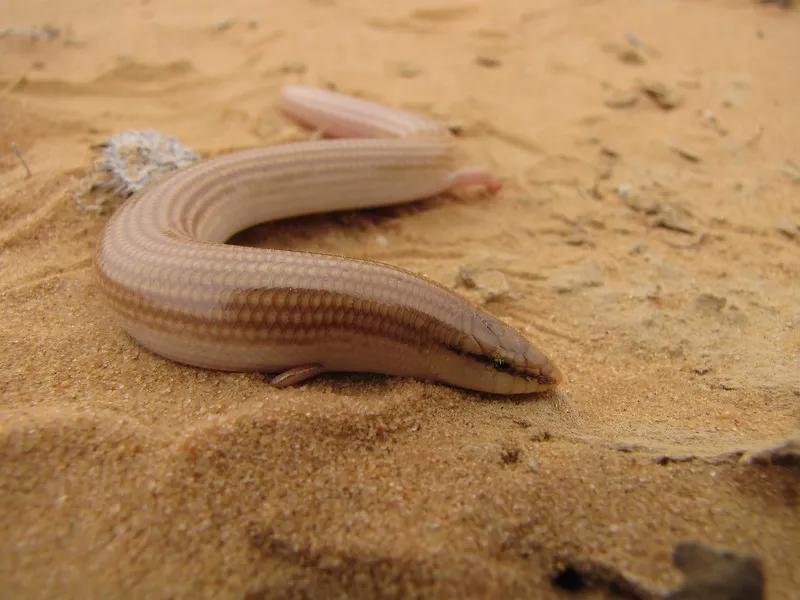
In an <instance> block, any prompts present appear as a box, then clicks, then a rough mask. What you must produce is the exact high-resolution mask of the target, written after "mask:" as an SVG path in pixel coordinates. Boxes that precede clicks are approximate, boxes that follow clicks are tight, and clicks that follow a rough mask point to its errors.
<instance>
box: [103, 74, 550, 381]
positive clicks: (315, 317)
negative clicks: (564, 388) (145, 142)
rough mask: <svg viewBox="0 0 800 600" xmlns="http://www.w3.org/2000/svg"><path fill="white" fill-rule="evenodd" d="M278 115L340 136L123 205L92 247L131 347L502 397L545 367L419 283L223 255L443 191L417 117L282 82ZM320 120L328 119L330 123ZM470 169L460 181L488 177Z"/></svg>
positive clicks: (441, 292)
mask: <svg viewBox="0 0 800 600" xmlns="http://www.w3.org/2000/svg"><path fill="white" fill-rule="evenodd" d="M283 106H284V109H285V110H286V111H287V112H288V113H290V114H292V115H294V116H295V118H297V119H299V120H301V121H303V122H304V123H308V124H314V125H317V126H318V127H323V128H325V129H326V130H327V131H329V132H332V133H336V134H340V135H345V134H346V135H370V136H377V135H378V134H380V133H381V132H383V133H384V134H385V138H386V139H357V140H323V141H317V142H305V143H297V144H290V145H282V146H274V147H268V148H263V149H258V150H250V151H245V152H239V153H233V154H229V155H225V156H221V157H219V158H215V159H212V160H208V161H204V162H201V163H199V164H196V165H193V166H191V167H189V168H186V169H184V170H181V171H179V172H177V173H175V174H173V175H171V176H169V177H167V178H166V179H164V180H163V181H161V182H158V183H157V184H155V185H154V186H151V187H150V188H148V189H146V190H145V191H143V192H141V193H139V194H138V195H136V196H134V197H133V198H131V199H130V200H129V201H127V202H126V203H125V204H124V205H123V206H122V207H121V208H120V209H119V210H118V211H117V213H116V214H115V215H114V216H113V217H112V218H111V219H110V220H109V223H108V224H107V226H106V228H105V231H104V233H103V235H102V238H101V240H100V243H99V245H98V249H97V254H96V262H95V264H96V273H97V281H98V285H99V287H100V289H101V291H102V292H103V294H104V296H105V297H106V299H107V300H108V303H109V305H110V306H111V308H112V309H113V310H114V312H115V313H116V314H117V317H118V319H119V321H120V323H121V325H122V326H123V328H124V329H125V330H126V331H127V332H128V333H129V334H130V335H131V336H132V337H133V338H134V339H136V340H137V341H138V342H139V343H140V344H142V345H143V346H145V347H146V348H148V349H150V350H151V351H153V352H156V353H157V354H160V355H162V356H164V357H167V358H170V359H172V360H176V361H179V362H183V363H186V364H190V365H195V366H200V367H207V368H215V369H224V370H235V371H244V370H250V371H252V370H255V371H264V372H270V373H287V372H293V371H294V370H296V369H297V368H298V367H308V366H311V367H313V368H310V369H305V370H303V371H302V373H304V374H305V373H307V375H303V376H291V377H288V378H286V379H287V380H288V381H291V382H296V381H299V380H302V379H303V378H304V377H306V376H310V375H313V374H317V373H320V372H325V371H365V372H378V373H388V374H396V375H404V376H412V377H418V378H422V379H428V380H436V381H441V382H443V383H447V384H450V385H454V386H458V387H464V388H468V389H475V390H479V391H485V392H492V393H499V394H515V393H528V392H532V391H540V390H543V389H548V388H549V387H552V386H553V385H556V384H557V383H558V382H559V381H560V378H561V375H560V373H559V372H558V369H557V368H556V367H555V366H554V365H553V364H552V363H551V362H550V361H549V360H548V359H547V357H546V356H544V355H543V354H542V353H541V352H540V351H538V350H537V349H536V348H535V347H534V346H532V345H531V344H530V343H528V342H527V341H526V340H525V339H524V338H523V337H522V336H521V335H520V334H519V333H517V332H516V331H514V330H513V329H511V328H510V327H509V326H508V325H506V324H504V323H503V322H501V321H499V320H498V319H496V318H494V317H493V316H491V315H490V314H489V313H487V312H486V311H484V310H482V309H480V308H477V307H474V306H471V305H470V304H468V303H466V302H465V301H464V300H463V299H461V298H460V297H459V296H458V295H457V294H455V293H454V292H452V291H451V290H448V289H447V288H445V287H443V286H440V285H438V284H436V283H434V282H431V281H429V280H427V279H424V278H422V277H419V276H417V275H414V274H412V273H409V272H407V271H404V270H402V269H398V268H395V267H392V266H389V265H385V264H382V263H376V262H371V261H364V260H355V259H349V258H343V257H334V256H327V255H322V254H313V253H303V252H286V251H280V250H270V249H256V248H245V247H239V246H230V245H225V244H224V242H225V241H226V240H227V239H229V238H230V237H231V236H232V235H233V234H235V233H236V232H238V231H241V230H242V229H245V228H247V227H250V226H252V225H255V224H257V223H262V222H265V221H270V220H274V219H280V218H286V217H290V216H297V215H303V214H309V213H317V212H327V211H334V210H344V209H358V208H365V207H370V206H380V205H387V204H394V203H400V202H408V201H410V200H414V199H418V198H422V197H425V196H430V195H434V194H437V193H440V192H442V191H444V190H446V189H448V188H449V187H451V186H452V185H454V181H455V182H457V181H458V177H459V175H458V171H455V170H454V165H453V149H452V146H451V140H450V138H449V136H447V135H446V134H445V133H443V132H441V131H439V130H438V128H437V127H436V125H435V124H434V123H432V122H430V121H427V120H425V119H424V118H422V117H420V116H417V115H411V114H410V113H405V112H403V111H396V110H393V109H389V108H385V107H380V106H379V105H374V104H371V103H368V102H365V101H361V100H354V99H351V98H348V97H346V96H341V95H339V94H333V93H332V92H325V91H322V90H316V89H314V88H306V87H303V86H287V88H285V90H284V95H283ZM331 123H333V125H331ZM481 173H482V171H480V170H475V169H470V170H469V172H468V174H467V175H465V176H464V177H463V179H464V181H468V182H469V183H474V182H476V181H478V182H480V181H485V182H486V183H487V185H489V184H490V183H491V180H490V179H488V176H485V175H482V174H481Z"/></svg>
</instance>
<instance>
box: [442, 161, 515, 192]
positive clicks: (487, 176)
mask: <svg viewBox="0 0 800 600" xmlns="http://www.w3.org/2000/svg"><path fill="white" fill-rule="evenodd" d="M466 185H482V186H485V187H486V190H487V191H489V192H491V193H495V192H497V191H499V190H500V188H501V187H503V180H502V179H500V178H499V177H495V176H494V175H492V174H491V173H490V172H489V170H488V169H487V168H486V167H484V166H483V165H476V166H474V167H464V168H461V169H458V170H457V171H453V172H452V173H450V187H451V188H459V187H464V186H466Z"/></svg>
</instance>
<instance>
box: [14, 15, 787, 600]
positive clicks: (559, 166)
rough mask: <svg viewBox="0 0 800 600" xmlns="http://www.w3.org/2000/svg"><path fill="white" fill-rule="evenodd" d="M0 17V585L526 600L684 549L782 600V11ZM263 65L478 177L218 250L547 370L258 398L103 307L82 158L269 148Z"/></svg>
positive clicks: (252, 382) (26, 591)
mask: <svg viewBox="0 0 800 600" xmlns="http://www.w3.org/2000/svg"><path fill="white" fill-rule="evenodd" d="M0 19H1V21H0V31H1V33H0V148H2V150H0V311H2V323H3V327H2V331H0V394H1V398H0V453H1V454H0V490H1V493H0V540H2V541H1V542H0V596H2V597H15V598H22V597H80V598H88V597H104V598H110V597H118V596H119V597H123V596H127V597H152V598H188V597H192V598H199V597H213V598H245V597H247V598H277V597H342V596H350V597H408V596H419V595H421V596H425V597H447V596H450V597H454V596H462V597H496V598H511V597H518V598H556V597H562V595H563V594H564V593H565V592H564V591H562V590H561V589H560V588H559V587H558V586H556V585H553V583H552V580H553V578H554V577H555V576H556V575H558V574H559V573H561V575H562V577H561V578H560V579H558V581H559V582H561V585H566V586H570V585H572V586H574V587H581V586H583V587H584V588H588V590H587V594H588V595H586V596H585V597H592V598H604V597H607V596H609V594H611V589H612V588H613V587H615V586H616V587H626V586H628V587H629V592H630V593H631V594H632V595H633V596H634V597H657V596H658V590H664V589H670V588H673V587H674V586H676V585H678V584H679V582H680V581H681V576H680V573H679V572H678V571H677V570H676V569H675V568H674V567H673V566H672V564H671V552H672V548H673V545H674V544H675V543H676V542H678V541H680V540H685V539H693V540H700V541H703V542H708V543H712V544H715V545H720V546H725V547H728V548H731V549H733V550H735V551H737V552H740V553H745V554H751V555H755V556H757V557H759V558H760V559H761V560H762V561H763V568H764V572H765V575H766V579H767V590H768V597H770V598H800V595H798V592H797V590H800V571H798V568H797V557H798V556H800V510H798V506H799V505H800V477H798V475H799V474H800V472H798V459H797V454H796V450H795V453H794V454H792V452H791V451H786V452H783V453H780V452H771V453H770V452H769V448H774V447H777V446H779V445H780V444H782V443H783V442H785V441H786V440H791V439H792V438H794V437H796V436H797V435H798V432H800V365H799V364H798V357H800V301H798V298H800V283H798V282H800V167H799V166H798V165H800V141H798V139H799V138H798V132H800V111H798V110H797V107H798V106H800V68H798V60H799V59H800V35H798V32H800V13H798V11H797V10H796V9H792V8H789V9H784V8H781V7H780V6H777V5H775V4H759V3H756V2H751V1H749V0H709V1H706V2H691V1H688V0H686V1H676V0H664V1H658V2H655V1H648V2H642V1H641V0H602V1H601V0H595V1H589V0H568V1H563V2H562V1H556V0H550V1H548V0H524V1H523V0H508V1H505V2H492V1H490V0H477V1H475V2H457V1H455V0H448V1H445V2H442V3H437V4H429V3H425V2H423V1H421V0H417V1H416V2H412V1H406V0H396V1H395V2H392V3H389V2H373V1H370V0H328V1H324V0H316V1H300V0H297V1H295V2H258V1H256V0H229V1H227V2H217V1H211V0H192V1H188V0H174V1H169V2H168V1H166V0H150V1H146V0H145V1H141V2H130V1H128V0H109V1H107V2H93V1H90V0H37V1H27V0H16V1H13V0H12V1H6V2H4V6H3V9H2V11H0ZM289 81H302V82H306V83H313V84H323V85H325V84H335V85H336V86H337V88H338V89H340V90H343V91H345V92H348V93H354V94H358V95H362V96H365V97H368V98H371V99H374V100H377V101H382V102H386V103H390V104H393V105H397V106H401V107H406V108H409V109H413V110H418V111H421V112H424V113H425V114H428V115H431V116H433V117H434V118H436V119H439V120H441V121H442V122H444V123H448V124H451V125H458V126H459V127H460V128H461V130H462V136H461V137H462V140H461V148H462V151H463V155H464V159H465V162H472V163H475V162H485V163H487V164H489V165H491V167H492V168H493V169H494V171H495V172H496V173H497V174H498V175H501V176H503V177H504V178H506V180H507V184H506V186H505V188H504V189H503V190H502V192H501V193H500V194H498V195H497V196H495V197H488V196H486V195H482V194H479V193H470V194H460V195H458V196H447V197H442V198H436V199H430V200H425V201H422V202H419V203H417V204H415V205H413V206H407V207H399V208H393V209H383V210H376V211H369V212H366V213H363V214H355V215H354V214H348V215H336V216H331V215H327V216H320V217H313V218H304V219H298V220H295V221H292V222H289V223H279V224H271V225H268V226H263V227H259V228H256V229H255V230H253V231H251V232H248V233H247V234H246V235H245V236H244V238H243V240H244V241H245V242H246V243H249V244H253V245H263V246H277V247H282V248H295V249H314V250H317V251H323V252H330V253H337V254H346V255H351V256H358V257H369V258H373V259H376V260H381V261H385V262H391V263H394V264H397V265H400V266H403V267H405V268H408V269H411V270H414V271H417V272H421V273H425V274H427V275H428V276H429V277H431V278H433V279H436V280H438V281H440V282H442V283H444V284H446V285H450V286H454V287H455V286H458V287H457V289H459V290H460V291H461V292H462V293H463V294H464V295H465V296H467V297H469V298H470V299H472V300H474V301H476V302H484V303H486V306H487V308H489V310H491V311H492V312H493V313H495V314H497V315H499V316H501V317H502V318H504V319H506V320H507V321H509V322H510V323H512V324H514V325H515V326H518V327H520V328H522V329H523V330H525V331H527V332H528V333H529V334H530V335H531V337H532V338H534V339H535V340H537V342H538V343H539V344H540V345H541V346H542V347H543V348H544V349H545V350H546V351H547V352H548V353H549V354H550V355H551V356H553V357H554V358H555V359H556V360H557V362H558V364H559V365H560V366H561V368H562V369H563V371H564V372H565V374H566V381H565V383H564V384H563V386H562V387H560V388H559V389H558V390H557V391H555V392H552V393H547V394H544V395H540V396H534V397H530V398H527V399H524V400H509V399H497V398H489V397H483V396H481V395H480V394H475V393H469V392H464V391H458V390H454V389H449V388H446V387H443V386H438V385H433V384H425V383H420V382H416V381H412V380H406V379H400V378H388V377H381V376H364V375H341V376H327V377H322V378H319V379H317V380H314V381H312V382H309V383H307V384H305V385H302V386H300V387H298V388H292V389H284V390H276V389H273V388H271V387H269V386H268V385H266V384H265V383H264V381H263V378H262V377H261V376H258V375H243V374H229V373H219V372H213V371H203V370H198V369H194V368H189V367H184V366H180V365H177V364H174V363H171V362H169V361H166V360H164V359H162V358H160V357H157V356H154V355H152V354H150V353H148V352H147V351H144V350H142V349H140V348H139V347H137V346H136V344H135V343H134V342H132V341H131V340H130V339H129V338H128V337H127V336H126V335H125V334H124V333H123V332H122V331H121V330H120V329H119V328H118V327H117V326H116V325H115V323H114V322H113V319H112V316H111V314H110V313H109V311H108V310H107V309H106V307H105V306H104V305H103V303H102V300H101V298H100V297H99V295H98V293H97V289H96V287H95V285H94V283H93V279H92V266H91V261H92V251H93V248H94V245H95V241H96V240H97V239H98V236H99V234H100V232H101V230H102V227H103V224H104V222H105V220H106V218H107V216H105V215H96V214H91V213H89V214H87V213H83V212H81V211H79V210H77V209H76V204H75V194H76V192H77V191H78V190H80V188H81V179H82V178H83V177H85V176H86V174H87V172H88V170H89V167H90V165H91V163H92V160H93V159H94V158H96V154H95V153H94V152H93V151H92V146H93V145H96V144H98V143H101V142H102V141H103V140H105V139H107V138H108V137H109V136H111V135H113V134H114V133H116V132H118V131H121V130H125V129H131V128H155V129H158V130H160V131H162V132H165V133H168V134H172V135H175V136H177V137H179V138H180V139H181V140H182V141H183V142H184V143H186V144H187V145H189V146H191V147H193V148H194V149H195V150H197V151H198V152H199V153H201V154H202V155H203V156H213V155H217V154H220V153H224V152H227V151H230V150H234V149H243V148H249V147H255V146H260V145H264V144H267V143H273V142H274V141H275V139H276V135H277V134H276V132H278V133H280V132H281V131H283V130H284V128H285V127H287V126H288V125H287V124H286V122H285V121H284V120H283V119H282V118H281V117H280V115H278V114H277V113H276V112H275V110H274V108H273V101H274V99H275V97H276V93H277V90H278V89H279V87H280V85H281V84H282V83H284V82H289ZM12 143H13V144H17V146H18V148H19V149H20V151H21V152H22V154H23V156H24V157H25V160H26V161H27V164H28V165H29V167H30V169H31V171H32V176H31V177H27V175H26V171H25V169H24V167H23V165H22V164H21V162H20V160H19V159H18V157H17V155H16V154H15V153H14V152H12V150H11V149H10V146H11V144H12ZM464 269H467V270H470V271H471V272H476V273H478V276H479V281H480V282H484V281H485V282H488V283H487V284H486V285H487V286H488V288H486V289H480V288H479V289H467V288H466V287H465V286H463V285H459V273H460V272H463V270H464ZM506 284H507V285H508V288H509V289H508V291H507V292H506V293H504V294H501V295H500V297H499V298H494V299H488V298H489V297H490V296H491V293H490V292H492V291H497V289H499V288H501V287H502V286H504V285H506ZM764 449H767V453H766V454H763V455H758V454H757V453H758V452H759V451H761V450H764ZM635 582H639V584H640V585H639V584H636V583H635ZM637 585H638V587H637ZM648 594H649V596H648Z"/></svg>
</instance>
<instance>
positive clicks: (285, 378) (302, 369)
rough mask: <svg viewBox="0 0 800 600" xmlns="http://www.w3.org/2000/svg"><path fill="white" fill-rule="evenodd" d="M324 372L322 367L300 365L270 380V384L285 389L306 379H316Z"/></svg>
mask: <svg viewBox="0 0 800 600" xmlns="http://www.w3.org/2000/svg"><path fill="white" fill-rule="evenodd" d="M324 372H325V367H323V366H322V365H317V364H311V365H300V366H299V367H292V368H291V369H288V370H286V371H284V372H283V373H280V374H278V375H275V377H273V378H272V379H270V381H269V382H270V384H271V385H274V386H275V387H278V388H284V387H289V386H290V385H297V384H298V383H301V382H303V381H305V380H306V379H311V378H312V377H316V376H317V375H319V374H320V373H324Z"/></svg>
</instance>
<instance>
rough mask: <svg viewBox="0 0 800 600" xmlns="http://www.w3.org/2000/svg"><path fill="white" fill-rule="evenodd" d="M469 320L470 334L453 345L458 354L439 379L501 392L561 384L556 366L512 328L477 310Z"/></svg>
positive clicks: (528, 389) (545, 388)
mask: <svg viewBox="0 0 800 600" xmlns="http://www.w3.org/2000/svg"><path fill="white" fill-rule="evenodd" d="M470 320H471V323H470V327H469V328H468V329H467V331H470V332H471V333H469V334H467V335H464V336H463V338H462V339H461V340H460V341H459V342H458V344H457V345H456V346H455V347H453V348H452V350H453V353H454V354H456V355H457V356H456V357H453V359H452V360H451V361H449V363H450V365H451V367H452V368H450V369H448V371H449V372H448V373H447V374H446V376H445V374H444V373H442V374H440V379H442V380H443V381H446V382H447V383H450V384H451V385H456V386H459V387H464V388H468V389H473V390H478V391H482V392H489V393H493V394H504V395H505V394H529V393H533V392H542V391H545V390H549V389H551V388H553V387H555V386H557V385H558V384H559V383H561V380H562V378H563V377H562V375H561V371H559V369H558V367H556V366H555V364H553V362H552V361H551V360H550V359H549V358H548V357H547V356H545V354H543V353H542V352H541V351H540V350H539V349H538V348H536V347H535V346H533V345H532V344H531V343H530V342H528V340H526V339H525V337H523V336H522V334H521V333H519V332H518V331H516V330H515V329H514V328H512V327H510V326H509V325H506V324H505V323H503V322H502V321H499V320H498V319H496V318H495V317H492V316H491V315H490V314H488V313H486V312H483V311H480V310H476V311H475V313H474V314H473V315H472V318H471V319H470ZM456 365H458V366H457V368H458V369H459V371H455V368H456Z"/></svg>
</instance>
